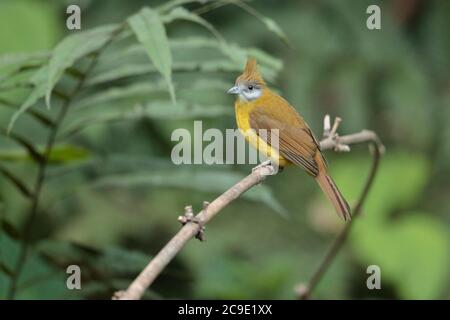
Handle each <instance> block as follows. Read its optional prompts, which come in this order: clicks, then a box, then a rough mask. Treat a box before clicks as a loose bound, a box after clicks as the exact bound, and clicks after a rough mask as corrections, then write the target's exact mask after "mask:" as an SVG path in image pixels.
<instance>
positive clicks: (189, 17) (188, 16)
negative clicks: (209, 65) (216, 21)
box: [162, 7, 225, 43]
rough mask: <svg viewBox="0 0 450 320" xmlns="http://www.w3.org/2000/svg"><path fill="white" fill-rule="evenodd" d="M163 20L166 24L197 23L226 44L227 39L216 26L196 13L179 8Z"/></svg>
mask: <svg viewBox="0 0 450 320" xmlns="http://www.w3.org/2000/svg"><path fill="white" fill-rule="evenodd" d="M162 20H163V22H164V23H171V22H173V21H175V20H186V21H191V22H194V23H197V24H199V25H201V26H203V27H205V28H206V29H207V30H209V31H210V32H211V33H212V34H213V35H214V36H215V37H216V38H217V40H219V41H220V42H223V43H224V42H225V39H224V38H223V37H222V35H221V34H220V33H219V31H217V29H216V28H214V26H213V25H212V24H211V23H209V22H208V21H206V20H205V19H203V18H202V17H200V16H198V15H196V14H195V13H192V12H190V11H189V10H186V9H185V8H183V7H177V8H175V9H173V10H172V11H170V12H169V13H168V14H166V15H164V16H163V17H162Z"/></svg>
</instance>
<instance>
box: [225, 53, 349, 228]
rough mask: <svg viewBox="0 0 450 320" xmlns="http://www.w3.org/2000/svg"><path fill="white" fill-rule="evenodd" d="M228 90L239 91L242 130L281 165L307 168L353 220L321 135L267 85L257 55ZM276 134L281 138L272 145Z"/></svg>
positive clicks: (237, 105)
mask: <svg viewBox="0 0 450 320" xmlns="http://www.w3.org/2000/svg"><path fill="white" fill-rule="evenodd" d="M228 93H230V94H235V95H237V99H236V103H235V112H236V121H237V125H238V127H239V129H240V130H241V132H245V133H246V134H245V138H246V140H247V141H248V142H249V143H250V144H251V145H252V146H253V147H255V148H256V149H258V150H259V151H263V152H265V154H268V155H270V159H271V161H275V162H276V164H277V165H278V167H279V168H283V167H285V166H286V165H288V164H294V165H296V166H298V167H301V168H303V169H304V170H306V172H307V173H308V174H309V175H311V176H312V177H314V178H315V180H316V181H317V183H318V184H319V186H320V188H321V189H322V191H323V192H324V193H325V195H326V196H327V198H328V199H329V200H330V201H331V203H332V204H333V206H334V208H335V209H336V212H337V213H338V214H339V216H341V217H342V218H344V220H350V218H351V213H350V207H349V205H348V203H347V201H346V200H345V199H344V197H343V196H342V194H341V192H340V191H339V189H338V188H337V186H336V184H335V183H334V181H333V179H332V178H331V177H330V175H329V174H328V172H327V163H326V160H325V158H324V156H323V154H322V152H321V150H320V145H319V143H318V141H317V139H316V138H315V137H314V135H313V133H312V132H311V129H310V128H309V126H308V124H307V123H306V122H305V120H303V118H302V117H301V116H300V115H299V114H298V113H297V111H296V110H295V109H294V107H292V106H291V105H290V104H289V102H287V101H286V100H285V99H283V98H282V97H280V96H279V95H278V94H276V93H275V92H273V91H272V90H270V89H269V88H268V87H267V85H266V83H265V82H264V79H263V78H262V76H261V74H260V73H259V71H258V66H257V63H256V60H255V59H253V58H250V59H248V60H247V64H246V66H245V70H244V72H243V73H242V74H241V75H240V76H239V77H238V78H237V79H236V83H235V85H234V86H233V87H232V88H231V89H230V90H228ZM262 129H264V130H262ZM274 129H277V130H274ZM260 132H265V133H267V134H261V133H260ZM274 136H275V138H277V139H278V142H277V143H272V144H273V146H272V144H271V141H273V138H274Z"/></svg>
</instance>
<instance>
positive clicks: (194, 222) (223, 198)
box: [113, 127, 381, 300]
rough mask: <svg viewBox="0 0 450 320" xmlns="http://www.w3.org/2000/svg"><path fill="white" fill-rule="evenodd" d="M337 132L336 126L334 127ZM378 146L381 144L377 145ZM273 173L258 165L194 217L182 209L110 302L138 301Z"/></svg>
mask: <svg viewBox="0 0 450 320" xmlns="http://www.w3.org/2000/svg"><path fill="white" fill-rule="evenodd" d="M336 130H337V127H336ZM370 141H378V142H379V140H378V138H377V136H376V134H375V133H374V132H372V131H368V130H363V131H361V132H359V133H355V134H352V135H348V136H343V137H339V136H338V135H337V133H334V134H330V135H329V136H327V137H326V138H325V139H324V140H322V141H321V142H320V146H321V149H322V150H326V149H334V150H339V149H342V147H343V146H347V147H348V145H350V144H355V143H362V142H370ZM380 145H381V144H380ZM272 174H273V168H272V167H271V166H261V167H258V168H256V169H255V170H253V171H252V173H251V174H249V175H248V176H247V177H245V178H244V179H242V180H241V181H239V182H238V183H236V184H235V185H234V186H232V187H231V188H230V189H228V190H227V191H225V193H223V194H222V195H220V196H219V197H218V198H216V199H215V200H214V201H213V202H211V203H210V204H205V205H204V208H203V210H201V211H200V213H198V214H197V215H196V216H194V214H193V213H192V208H191V207H190V206H188V207H186V208H185V211H186V212H185V215H184V216H181V217H179V219H178V220H179V221H180V222H182V223H183V224H184V226H183V227H182V228H181V229H180V231H178V233H177V234H176V235H175V236H174V237H173V238H172V239H171V240H170V241H169V242H168V243H167V244H166V245H165V246H164V248H163V249H162V250H161V251H159V253H158V254H157V255H156V256H155V257H154V258H153V259H152V260H151V261H150V263H149V264H148V265H147V266H146V267H145V269H144V270H143V271H142V272H141V273H140V274H139V275H138V276H137V278H136V279H135V280H134V281H133V282H132V283H131V284H130V286H129V287H128V288H127V289H126V290H125V291H119V292H116V294H115V295H114V297H113V299H119V300H137V299H140V298H141V297H142V296H143V294H144V293H145V290H146V289H147V288H148V287H149V286H150V285H151V284H152V283H153V281H154V280H155V279H156V278H157V277H158V275H159V274H160V273H161V272H162V271H163V270H164V268H165V267H166V266H167V265H168V264H169V263H170V261H172V259H173V258H174V257H175V256H176V255H177V254H178V252H179V251H180V250H181V249H182V248H183V247H184V246H185V245H186V244H187V242H188V241H189V240H191V239H192V238H194V237H197V238H199V239H202V238H203V236H204V235H203V230H204V226H205V224H207V223H208V222H209V221H210V220H211V219H213V218H214V217H215V216H216V215H217V214H218V213H219V212H220V210H222V209H223V208H225V207H226V206H227V205H228V204H230V203H231V202H232V201H233V200H235V199H237V198H238V197H239V196H240V195H242V194H243V193H244V192H246V191H247V190H249V189H250V188H252V187H254V186H256V185H258V184H260V183H261V182H262V181H263V180H264V179H265V178H266V177H267V176H268V175H272Z"/></svg>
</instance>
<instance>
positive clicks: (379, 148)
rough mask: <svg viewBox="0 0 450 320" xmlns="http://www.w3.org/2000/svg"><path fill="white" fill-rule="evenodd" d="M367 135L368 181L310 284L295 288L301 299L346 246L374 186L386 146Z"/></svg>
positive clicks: (317, 282) (356, 138) (374, 137)
mask: <svg viewBox="0 0 450 320" xmlns="http://www.w3.org/2000/svg"><path fill="white" fill-rule="evenodd" d="M363 132H364V131H363ZM366 136H367V138H370V140H369V142H370V143H371V144H370V145H369V146H370V147H372V148H371V149H370V150H371V153H372V158H373V161H372V167H371V169H370V173H369V176H368V177H367V180H366V183H365V185H364V188H363V190H362V192H361V195H360V196H359V199H358V202H357V203H356V205H355V208H354V209H353V216H352V220H351V221H350V222H349V223H347V224H346V225H345V227H344V228H343V229H342V231H341V232H340V233H339V235H338V236H337V238H336V239H335V240H334V242H333V244H332V245H331V247H330V248H329V249H328V251H327V253H326V255H325V257H324V258H323V260H322V262H321V263H320V265H319V267H318V268H317V269H316V271H315V272H314V274H313V275H312V276H311V278H310V280H309V281H308V284H306V285H305V284H299V285H298V286H297V287H296V288H295V292H296V295H297V297H298V298H299V299H301V300H306V299H309V298H310V297H311V294H312V292H313V291H314V289H315V288H316V287H317V285H318V284H319V282H320V280H321V279H322V278H323V276H324V275H325V273H326V272H327V270H328V269H329V268H330V266H331V264H332V263H333V261H334V259H335V258H336V256H337V254H338V253H339V251H340V250H341V249H342V247H343V246H344V244H345V241H346V240H347V238H348V235H349V233H350V230H351V228H352V225H353V224H354V221H355V218H357V217H358V216H359V215H360V213H361V209H362V207H363V204H364V202H365V200H366V198H367V195H368V193H369V190H370V188H371V187H372V184H373V180H374V178H375V175H376V173H377V170H378V165H379V162H380V157H381V155H382V154H383V152H384V147H383V145H382V144H381V143H380V141H379V139H378V137H377V136H376V135H375V134H374V133H373V132H367V134H366ZM352 137H353V140H354V141H358V140H359V139H358V138H359V137H355V136H354V135H349V136H346V137H342V138H341V140H343V138H346V140H347V141H349V139H350V138H352ZM361 142H362V141H361Z"/></svg>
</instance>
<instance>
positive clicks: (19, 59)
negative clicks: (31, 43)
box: [0, 51, 50, 69]
mask: <svg viewBox="0 0 450 320" xmlns="http://www.w3.org/2000/svg"><path fill="white" fill-rule="evenodd" d="M49 56H50V53H48V52H46V51H41V52H32V53H15V54H4V55H1V56H0V68H4V67H10V66H15V67H16V68H17V69H19V68H23V67H24V66H28V65H30V64H33V65H34V64H36V63H42V62H45V61H47V60H48V58H49Z"/></svg>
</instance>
